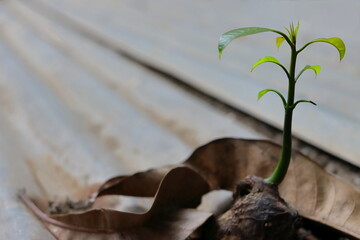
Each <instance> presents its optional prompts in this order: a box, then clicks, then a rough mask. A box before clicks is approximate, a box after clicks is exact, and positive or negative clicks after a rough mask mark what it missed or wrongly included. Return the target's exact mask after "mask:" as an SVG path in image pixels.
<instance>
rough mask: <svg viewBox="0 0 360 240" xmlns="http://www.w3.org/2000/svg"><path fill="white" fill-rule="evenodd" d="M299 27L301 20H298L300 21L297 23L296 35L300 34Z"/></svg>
mask: <svg viewBox="0 0 360 240" xmlns="http://www.w3.org/2000/svg"><path fill="white" fill-rule="evenodd" d="M299 27H300V22H299V21H298V23H297V25H296V28H295V32H294V34H295V37H297V35H298V32H299Z"/></svg>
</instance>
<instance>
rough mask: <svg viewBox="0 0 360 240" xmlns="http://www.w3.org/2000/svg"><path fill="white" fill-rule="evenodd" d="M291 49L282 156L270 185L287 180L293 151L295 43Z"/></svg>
mask: <svg viewBox="0 0 360 240" xmlns="http://www.w3.org/2000/svg"><path fill="white" fill-rule="evenodd" d="M292 43H293V44H292V45H291V46H290V47H291V59H290V71H289V88H288V96H287V104H286V106H285V117H284V130H283V145H282V151H281V155H280V159H279V161H278V163H277V165H276V167H275V170H274V172H273V173H272V175H271V176H270V177H269V178H267V179H265V180H266V181H267V182H269V183H273V184H276V185H279V184H280V183H281V182H282V181H283V179H284V178H285V175H286V172H287V170H288V167H289V164H290V159H291V151H292V133H291V132H292V131H291V128H292V115H293V110H294V96H295V83H296V81H295V69H296V57H297V52H296V45H295V41H293V42H292Z"/></svg>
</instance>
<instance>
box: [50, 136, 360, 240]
mask: <svg viewBox="0 0 360 240" xmlns="http://www.w3.org/2000/svg"><path fill="white" fill-rule="evenodd" d="M280 151H281V147H280V146H279V145H276V144H274V143H272V142H269V141H264V140H244V139H231V138H225V139H219V140H215V141H213V142H210V143H208V144H206V145H204V146H202V147H199V148H198V149H196V150H195V151H194V153H193V154H192V155H191V156H190V157H189V159H188V160H186V161H185V162H184V163H183V164H182V166H184V167H187V168H190V169H193V170H194V171H190V170H181V171H182V174H179V177H177V180H176V181H173V182H171V183H170V182H169V185H168V189H167V190H165V189H164V188H165V187H163V188H161V187H160V189H158V186H159V185H160V182H161V181H162V184H164V183H165V179H166V177H165V176H168V175H169V174H170V173H172V171H173V170H171V169H187V168H181V167H180V168H179V165H173V166H165V167H162V168H158V169H152V170H149V171H146V172H140V173H136V174H134V175H132V176H121V177H117V178H112V179H110V180H108V181H107V182H106V183H105V184H103V185H102V186H101V187H100V188H99V190H98V191H97V192H96V193H95V194H94V196H95V198H96V197H99V196H105V195H113V194H119V195H130V196H154V194H155V192H156V191H157V192H158V194H157V195H159V193H160V191H164V192H165V191H169V194H170V195H171V194H174V195H172V196H173V200H174V199H176V198H177V197H179V196H181V199H183V200H181V201H185V199H186V198H190V199H193V198H192V197H195V198H196V199H197V201H198V200H199V198H200V196H201V195H202V194H204V193H206V192H207V191H208V190H216V189H225V190H230V191H234V190H235V187H236V183H237V182H238V181H239V180H240V179H244V178H246V177H247V176H252V175H255V176H258V177H268V176H269V175H270V174H271V172H272V170H273V169H274V166H275V164H276V162H277V160H278V156H279V154H280ZM177 171H178V170H177ZM195 172H197V174H196V173H195ZM187 174H189V175H187ZM180 175H181V177H180ZM200 176H201V177H200ZM164 177H165V178H164ZM163 178H164V180H162V179H163ZM194 179H200V182H201V181H203V179H205V180H206V182H207V184H208V185H209V186H210V188H208V187H204V188H201V191H200V192H197V191H198V190H195V188H194V186H193V185H194V184H196V182H197V181H195V180H194ZM162 184H161V185H162ZM176 184H178V185H176ZM161 185H160V186H161ZM165 185H166V184H165ZM188 187H190V188H191V189H192V190H188V189H187V188H188ZM174 189H176V190H174ZM279 190H280V194H281V196H282V197H283V198H284V199H285V200H286V201H287V202H289V203H290V204H291V205H293V206H294V207H295V208H296V209H297V210H298V211H299V213H300V215H302V216H303V217H304V218H307V219H310V220H314V221H317V222H319V223H322V224H325V225H328V226H330V227H332V228H334V229H336V230H338V231H341V232H343V233H345V234H347V235H349V236H352V237H355V238H359V239H360V191H359V190H358V189H356V188H354V187H353V186H351V185H349V184H347V183H345V182H343V181H341V180H339V179H337V178H335V177H334V176H332V175H330V174H329V173H327V172H325V171H324V170H323V169H322V168H321V167H320V166H318V165H317V164H316V163H315V162H313V161H311V160H310V159H308V158H307V157H305V156H303V155H302V154H300V153H299V152H296V151H294V152H293V159H292V163H291V165H290V168H289V172H288V174H287V176H286V178H285V180H284V181H283V183H282V184H281V186H280V189H279ZM176 194H177V195H176ZM157 197H158V196H157ZM157 201H160V200H155V202H154V205H153V207H152V209H157V210H156V211H159V212H163V210H161V209H162V208H164V209H167V204H169V205H172V204H173V202H172V201H164V202H163V203H161V204H159V203H157ZM160 202H161V201H160ZM195 202H196V201H194V202H192V203H195ZM156 204H157V205H156ZM180 205H181V204H180ZM180 205H178V209H179V208H181V206H180ZM185 205H186V204H185ZM190 205H192V206H193V207H195V206H196V204H190ZM190 205H187V207H190ZM175 208H176V207H175ZM151 211H155V210H149V212H148V213H146V214H147V215H148V216H151V215H152V214H151ZM164 211H167V210H164ZM182 211H185V210H179V211H178V213H179V214H180V213H181V214H182V213H183V212H182ZM186 211H190V210H186ZM104 212H107V211H106V210H101V211H100V210H92V211H90V212H88V213H87V214H89V215H88V216H91V218H92V219H94V218H95V217H93V216H92V215H91V214H94V215H96V216H97V217H99V218H100V219H102V220H101V221H105V222H107V223H109V221H106V219H107V218H108V219H112V217H113V216H112V214H114V213H113V212H111V211H109V215H103V214H104ZM95 213H96V214H95ZM110 213H111V214H110ZM117 214H119V213H118V212H117V213H115V214H114V215H116V216H117ZM121 214H123V213H121ZM124 214H125V213H124ZM146 214H145V215H146ZM181 214H180V215H178V217H177V218H178V219H177V220H179V219H182V220H183V221H182V222H181V224H184V226H185V228H186V227H187V226H188V225H187V224H188V223H187V221H188V219H186V217H185V218H182V217H180V216H182V215H181ZM184 214H185V213H184ZM187 214H188V213H187ZM202 214H203V213H202ZM125 215H126V214H125ZM125 215H124V216H125ZM156 215H158V216H160V215H161V214H160V215H159V214H156ZM80 216H81V217H80ZM85 216H86V215H85V214H84V215H76V218H77V217H80V218H79V219H77V220H76V221H75V220H74V219H75V215H71V214H65V215H58V216H56V215H55V216H52V219H56V220H57V221H60V220H61V221H65V222H67V223H68V224H73V223H74V222H77V223H78V224H80V225H83V224H85V223H82V221H83V220H84V219H83V218H84V217H85ZM105 216H106V217H105ZM129 216H130V215H129ZM171 216H175V215H171ZM97 217H96V218H97ZM117 217H118V216H117ZM133 217H134V216H132V215H131V217H129V218H127V216H126V217H124V218H126V219H129V220H127V221H128V222H132V220H131V221H130V219H132V218H133ZM142 217H143V216H142ZM142 217H139V218H138V220H136V221H135V223H134V225H133V226H136V227H137V228H134V229H143V228H144V226H147V225H146V224H145V223H155V222H156V221H164V219H161V217H159V218H157V220H156V221H149V220H148V219H152V218H146V219H147V220H146V221H145V220H140V219H141V218H142ZM207 217H208V216H204V217H203V219H202V221H203V222H204V221H205V219H207ZM120 218H122V217H120ZM185 219H186V220H185ZM191 219H192V218H191ZM94 221H95V219H94ZM96 221H100V220H96ZM189 221H190V220H189ZM175 222H176V221H173V222H171V223H175ZM200 222H201V221H199V222H196V224H195V223H194V224H193V225H192V228H191V229H190V230H191V231H192V230H194V229H195V228H194V226H195V225H197V226H199V225H201V223H200ZM171 223H170V224H169V225H168V227H169V229H172V228H171V227H172V226H173V227H176V226H175V225H176V224H174V225H172V224H171ZM114 224H115V225H114ZM127 224H128V223H126V222H125V223H124V222H121V221H120V222H117V223H112V224H110V225H111V226H112V227H111V229H126V228H127V227H129V226H128V225H127ZM190 224H191V223H190ZM130 225H131V224H130ZM99 226H101V225H98V224H94V223H92V224H90V223H89V225H86V226H84V227H86V228H90V229H98V228H99ZM141 226H142V227H141ZM158 226H160V225H158ZM162 226H165V225H162ZM52 227H53V228H54V227H55V228H59V227H58V226H55V225H52ZM102 229H104V227H103V228H102ZM149 229H150V230H149ZM154 229H155V228H149V227H147V228H146V231H152V232H153V233H156V234H159V231H155V230H154ZM177 230H178V229H177ZM177 230H174V232H172V230H169V231H168V232H172V233H175V232H176V231H177ZM190 230H189V231H187V232H186V234H188V233H189V234H190ZM54 231H55V232H61V233H62V234H65V231H59V229H56V230H54ZM66 231H69V230H66ZM146 231H145V230H144V231H142V230H141V231H137V232H136V233H133V234H135V235H136V234H140V235H141V234H142V233H145V232H146ZM161 231H163V230H161ZM165 232H166V231H165ZM117 234H118V235H119V233H117ZM126 234H127V235H126V237H130V236H131V237H133V235H131V234H132V233H130V232H129V231H127V232H126ZM186 234H184V235H182V236H185V235H186ZM135 235H134V236H135ZM140 235H138V236H140ZM149 236H154V237H155V236H156V235H149ZM169 236H170V235H168V237H169ZM175 236H176V234H175V235H171V238H168V239H180V238H174V237H175ZM126 237H123V238H119V237H118V238H104V239H127V238H126ZM148 238H149V237H148ZM63 239H65V238H63ZM76 239H81V238H76ZM97 239H100V238H97ZM131 239H140V238H131ZM149 239H162V238H159V237H155V238H149ZM164 239H166V238H164Z"/></svg>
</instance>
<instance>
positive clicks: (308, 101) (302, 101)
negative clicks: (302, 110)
mask: <svg viewBox="0 0 360 240" xmlns="http://www.w3.org/2000/svg"><path fill="white" fill-rule="evenodd" d="M299 103H311V104H312V105H315V106H316V103H314V102H313V101H310V100H299V101H296V102H295V103H294V105H293V106H292V107H293V108H295V107H296V106H297V105H298V104H299Z"/></svg>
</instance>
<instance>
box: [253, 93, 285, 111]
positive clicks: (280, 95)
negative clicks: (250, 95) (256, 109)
mask: <svg viewBox="0 0 360 240" xmlns="http://www.w3.org/2000/svg"><path fill="white" fill-rule="evenodd" d="M268 92H274V93H276V94H277V95H278V96H279V97H280V98H281V101H282V102H283V105H284V108H285V107H286V104H287V103H286V100H285V98H284V96H283V95H282V94H281V93H280V92H278V91H276V90H275V89H264V90H262V91H260V92H259V93H258V100H260V98H262V97H263V96H264V95H265V94H266V93H268Z"/></svg>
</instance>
